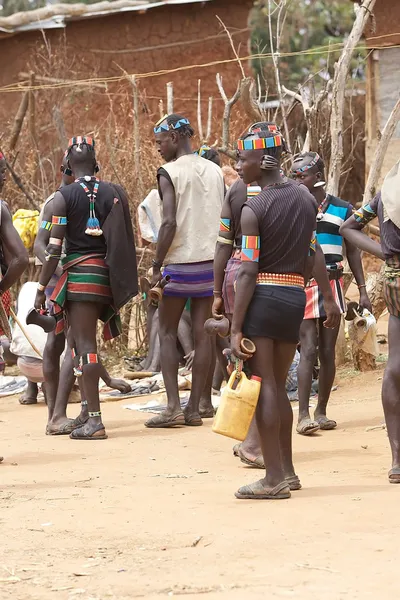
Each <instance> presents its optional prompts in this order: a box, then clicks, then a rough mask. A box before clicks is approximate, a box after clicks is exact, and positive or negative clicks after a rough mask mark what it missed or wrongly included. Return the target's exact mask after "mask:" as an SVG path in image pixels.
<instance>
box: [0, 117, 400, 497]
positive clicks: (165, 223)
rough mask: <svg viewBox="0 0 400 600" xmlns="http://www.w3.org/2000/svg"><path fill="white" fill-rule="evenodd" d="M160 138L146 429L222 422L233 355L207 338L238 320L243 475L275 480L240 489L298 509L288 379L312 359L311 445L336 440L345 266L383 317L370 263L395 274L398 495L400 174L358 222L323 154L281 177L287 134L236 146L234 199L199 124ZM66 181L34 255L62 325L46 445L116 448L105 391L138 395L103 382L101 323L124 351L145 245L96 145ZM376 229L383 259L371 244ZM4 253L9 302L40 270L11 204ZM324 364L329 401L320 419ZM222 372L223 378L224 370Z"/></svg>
mask: <svg viewBox="0 0 400 600" xmlns="http://www.w3.org/2000/svg"><path fill="white" fill-rule="evenodd" d="M154 135H155V143H156V145H157V148H158V151H159V153H160V155H161V157H162V159H163V160H164V161H165V164H163V166H162V167H161V168H160V169H159V170H158V172H157V187H158V195H159V202H160V210H161V225H160V228H159V231H158V239H157V243H156V248H155V257H154V259H153V261H152V281H151V285H152V286H155V285H157V284H159V283H160V281H161V279H162V278H165V277H167V278H168V285H166V287H165V288H164V293H163V298H162V301H161V302H160V304H159V306H158V310H157V323H158V325H157V327H158V332H159V344H160V349H159V359H160V362H161V371H162V375H163V380H164V383H165V388H166V393H167V406H166V409H165V410H164V411H163V412H162V413H160V414H157V415H156V416H154V417H152V418H151V419H149V420H148V421H147V422H146V426H147V427H148V428H171V427H178V426H191V427H192V426H201V425H202V423H203V419H204V418H209V417H212V416H213V406H212V402H211V388H212V381H213V374H214V370H215V366H216V356H217V353H220V351H221V348H220V347H219V345H217V343H216V339H215V337H214V336H210V335H208V334H207V333H206V331H205V328H204V324H205V322H206V320H207V319H208V318H209V317H210V316H211V315H213V317H215V318H221V316H226V317H227V318H228V319H229V322H230V350H231V353H232V354H233V356H234V357H236V358H237V359H239V360H242V361H246V368H247V370H248V371H249V372H251V373H252V374H253V375H256V376H258V377H259V378H261V380H262V385H261V392H260V397H259V401H258V405H257V410H256V415H255V418H254V420H253V422H252V424H251V426H250V429H249V433H248V436H247V438H246V440H245V441H244V442H243V443H241V444H236V446H235V447H234V454H235V455H236V456H238V457H239V458H240V460H241V461H242V462H244V463H245V464H248V465H251V466H253V467H256V468H260V469H265V470H266V471H265V477H264V478H262V479H260V480H258V481H256V482H255V483H253V484H251V485H247V486H244V487H242V488H240V489H239V490H238V492H237V493H236V497H237V498H241V499H242V498H243V499H253V498H254V499H280V498H289V497H290V494H291V491H293V490H298V489H300V488H301V483H300V479H299V477H298V475H297V474H296V472H295V468H294V465H293V457H292V425H293V412H292V408H291V405H290V402H289V399H288V396H287V391H286V381H287V376H288V372H289V369H290V367H291V365H292V361H293V358H294V356H295V353H296V351H297V348H298V347H299V344H300V363H299V367H298V394H299V418H298V423H297V426H296V430H297V432H298V434H300V435H311V434H313V433H315V432H316V431H317V430H331V429H334V428H336V426H337V423H336V421H335V420H333V419H332V418H330V417H328V415H327V406H328V401H329V397H330V394H331V390H332V386H333V382H334V378H335V345H336V340H337V336H338V332H339V327H340V322H341V315H343V314H344V313H345V311H346V302H345V298H344V291H343V264H342V263H343V260H344V256H345V255H346V256H347V260H348V263H349V266H350V269H351V271H352V273H353V275H354V278H355V280H356V283H357V285H358V288H359V292H360V297H359V303H360V305H361V306H362V307H364V308H367V309H369V310H371V304H370V301H369V298H368V296H367V293H366V286H365V279H364V273H363V267H362V261H361V254H360V249H361V250H364V251H367V252H370V253H371V254H374V255H375V256H377V257H379V258H381V259H382V260H385V262H386V278H385V297H386V301H387V306H388V310H389V313H390V321H389V360H388V365H387V368H386V371H385V377H384V381H383V391H382V398H383V406H384V411H385V417H386V423H387V430H388V435H389V440H390V444H391V449H392V468H391V470H390V471H389V481H390V482H391V483H400V378H399V373H400V369H399V368H398V367H399V365H398V362H397V361H398V360H400V358H398V357H399V356H400V353H399V351H398V349H397V345H398V344H399V343H400V342H399V340H400V325H399V323H400V321H399V318H400V285H399V282H400V279H399V278H400V203H399V201H398V198H399V192H400V172H399V165H400V162H399V163H397V165H396V166H395V167H394V168H393V170H392V171H391V172H390V173H389V174H388V176H387V177H386V179H385V182H384V185H383V188H382V191H381V192H380V193H379V194H378V195H377V196H376V198H375V199H374V200H373V202H371V204H370V205H368V206H366V207H364V208H362V209H360V210H358V211H356V212H354V210H353V207H352V205H351V204H349V203H348V202H346V201H344V200H342V199H340V198H337V197H335V196H332V195H331V194H328V193H327V192H326V190H325V181H324V172H325V166H324V163H323V161H322V159H321V158H320V156H319V155H318V154H317V153H316V152H307V153H304V154H300V155H297V156H295V157H294V159H293V161H292V164H291V169H290V176H289V177H287V176H286V174H285V173H284V171H283V170H282V159H283V158H284V157H285V155H286V144H285V140H284V138H283V136H282V134H281V132H280V130H279V128H278V127H277V126H276V125H275V124H274V123H270V122H261V123H255V124H253V125H252V126H251V127H250V128H249V129H248V130H247V131H246V132H245V133H244V134H243V135H242V136H241V137H240V139H239V140H238V141H237V164H236V171H237V173H238V176H239V178H238V179H237V180H236V181H234V182H232V183H231V185H229V186H227V185H226V183H225V182H224V177H223V173H222V170H221V168H220V165H219V159H218V155H217V153H216V152H215V150H212V149H204V148H203V149H202V150H201V151H197V152H194V150H193V147H192V137H193V135H194V130H193V128H192V126H191V124H190V122H189V120H188V119H187V118H185V117H184V116H182V115H178V114H172V115H168V116H165V117H163V118H162V119H161V120H160V121H159V122H158V123H157V124H156V125H155V127H154ZM286 162H288V161H286ZM61 171H62V181H61V185H60V187H59V188H58V190H57V191H56V192H55V193H54V194H52V195H51V196H50V197H49V198H48V199H47V200H46V202H45V204H44V206H43V209H42V213H41V217H40V230H39V233H38V236H37V240H36V243H35V254H36V256H37V259H38V260H39V261H40V263H41V265H42V268H41V272H40V276H39V283H38V284H37V287H36V297H35V299H34V306H35V309H36V310H37V311H38V313H39V314H40V313H42V314H44V313H46V314H50V315H53V316H54V319H55V324H56V327H55V330H54V332H51V333H50V334H48V337H47V341H46V345H45V348H44V352H43V378H44V381H45V396H46V402H47V406H48V422H47V427H46V433H47V434H48V435H65V434H69V436H70V438H71V439H74V440H104V439H106V438H107V433H106V428H105V425H104V423H103V420H102V415H101V410H100V401H99V379H100V378H101V379H103V380H104V381H106V382H107V384H108V385H110V386H112V387H115V388H116V389H119V390H120V391H121V392H125V391H127V390H128V388H129V386H128V384H126V383H125V382H123V381H121V380H116V379H112V378H110V376H109V375H108V373H107V371H106V369H105V368H104V366H103V364H102V362H101V360H100V357H99V354H98V349H97V341H96V331H97V322H98V320H99V319H100V320H101V321H102V322H103V323H104V337H105V339H108V340H109V339H112V338H114V337H116V336H118V335H119V333H120V332H121V323H120V319H119V310H120V309H121V307H122V306H124V305H125V304H126V303H127V302H128V301H129V300H130V299H131V298H133V297H134V296H135V295H136V294H137V292H138V277H137V268H136V251H135V243H134V234H133V229H132V224H131V216H130V213H129V204H128V201H127V196H126V193H125V191H124V190H123V188H122V187H120V186H118V185H115V184H113V183H110V182H105V181H100V180H99V179H98V177H97V172H98V165H97V160H96V151H95V142H94V140H93V139H92V138H89V137H81V136H78V137H74V138H72V139H71V140H70V141H69V144H68V148H67V149H66V152H65V155H64V159H63V163H62V167H61ZM5 174H6V161H5V158H4V157H3V156H2V155H0V192H1V190H2V188H3V184H4V181H5ZM375 217H378V219H379V223H380V228H381V244H378V243H376V242H373V241H372V240H371V239H370V238H368V237H367V236H366V235H364V234H363V233H362V231H361V230H362V228H363V227H364V226H365V225H366V224H367V223H369V221H370V220H371V219H373V218H375ZM0 238H1V265H2V274H3V276H2V279H1V281H0V293H1V294H2V295H3V294H5V293H6V292H7V290H9V288H10V287H11V286H12V285H13V284H14V283H15V282H16V281H17V280H18V279H19V277H20V276H21V275H22V273H23V271H24V269H25V268H26V266H27V263H28V256H27V252H26V250H25V248H24V246H23V244H22V242H21V240H20V238H19V236H18V233H17V232H16V230H15V229H14V227H13V225H12V219H11V215H10V213H9V210H8V208H7V205H6V204H5V202H4V201H2V203H1V211H0ZM188 303H189V304H188ZM188 309H189V311H190V321H191V327H192V335H193V346H194V351H193V353H192V386H191V392H190V397H189V401H188V404H187V405H186V406H185V408H184V409H182V408H181V401H180V396H179V390H178V368H179V357H178V352H177V342H178V335H179V334H178V330H179V326H180V323H181V322H182V317H183V315H185V314H186V313H187V310H188ZM149 332H150V333H151V328H149ZM397 336H399V337H397ZM243 337H247V338H249V339H250V340H251V341H252V342H254V344H255V346H256V351H255V353H254V354H252V355H249V354H248V353H246V352H244V350H243V345H242V344H241V342H242V339H243ZM65 346H66V347H67V350H66V351H65ZM64 351H65V357H64V360H63V362H62V365H61V369H60V357H61V355H62V354H63V352H64ZM317 356H318V359H319V363H320V373H319V388H318V402H317V406H316V408H315V411H314V415H313V417H311V415H310V409H309V399H310V393H311V385H312V380H313V370H314V366H315V362H316V358H317ZM219 359H220V364H223V360H224V358H222V355H221V356H219ZM75 379H77V381H78V384H79V390H80V395H81V412H80V415H79V416H78V417H77V418H76V419H69V418H68V417H67V404H68V398H69V395H70V392H71V389H72V386H73V385H74V382H75Z"/></svg>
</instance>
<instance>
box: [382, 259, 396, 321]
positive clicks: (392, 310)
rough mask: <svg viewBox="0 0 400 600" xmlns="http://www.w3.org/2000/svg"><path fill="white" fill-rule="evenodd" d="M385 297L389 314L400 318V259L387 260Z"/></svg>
mask: <svg viewBox="0 0 400 600" xmlns="http://www.w3.org/2000/svg"><path fill="white" fill-rule="evenodd" d="M383 295H384V298H385V302H386V306H387V309H388V311H389V314H390V315H392V316H393V317H398V318H399V317H400V257H399V256H392V258H388V259H386V267H385V280H384V286H383Z"/></svg>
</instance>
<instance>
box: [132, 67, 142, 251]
mask: <svg viewBox="0 0 400 600" xmlns="http://www.w3.org/2000/svg"><path fill="white" fill-rule="evenodd" d="M131 82H132V92H133V141H134V152H133V163H134V165H135V175H136V181H137V183H138V188H137V189H138V195H139V199H140V201H142V200H143V179H142V171H141V168H140V123H139V92H138V86H137V82H136V77H135V76H134V75H133V76H132V78H131ZM135 221H136V228H137V232H138V236H137V241H138V246H139V247H141V246H142V236H141V235H140V229H139V223H138V218H137V211H136V214H135Z"/></svg>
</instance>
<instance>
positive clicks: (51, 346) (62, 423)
mask: <svg viewBox="0 0 400 600" xmlns="http://www.w3.org/2000/svg"><path fill="white" fill-rule="evenodd" d="M66 167H67V163H66V160H65V159H64V161H63V164H62V166H61V169H62V173H63V175H62V182H61V186H60V188H61V189H62V188H63V187H64V186H66V185H70V184H71V183H73V182H74V180H75V178H74V176H69V175H66V174H65V173H64V170H65V168H66ZM53 214H54V212H53V201H52V200H51V201H50V202H48V203H47V204H46V206H45V208H44V211H43V220H44V221H48V222H51V220H52V217H53ZM51 235H52V233H51V232H50V231H49V230H48V229H43V228H39V231H38V234H37V237H36V241H35V245H34V252H35V254H36V256H37V257H38V259H39V260H40V262H41V263H42V264H45V262H46V258H45V250H46V247H47V245H48V243H49V239H50V236H51ZM55 274H56V275H57V276H58V277H60V276H61V275H62V267H61V265H60V264H59V265H58V266H57V267H56V271H55ZM70 342H71V343H72V344H73V340H72V336H71V335H70V336H68V344H67V350H66V353H65V358H64V362H63V365H62V367H61V372H60V357H61V355H62V353H63V351H64V348H65V335H64V333H60V334H59V335H56V334H55V332H54V331H52V332H50V333H49V334H48V335H47V341H46V345H45V348H44V351H43V375H44V379H45V382H46V401H47V409H48V422H47V432H48V433H51V434H55V433H58V432H60V431H61V430H62V429H63V428H66V429H67V426H68V424H71V423H74V422H75V421H76V420H74V419H68V417H67V404H68V399H69V397H70V395H71V392H72V388H73V385H74V383H75V375H74V373H73V361H72V356H71V347H73V346H71V345H70ZM101 378H102V379H103V381H104V382H105V383H106V385H108V386H109V387H112V388H115V389H119V390H120V391H121V392H122V393H127V392H129V391H130V385H129V384H128V383H126V382H125V381H122V380H119V379H113V378H110V376H109V374H108V373H107V371H106V370H105V369H104V367H103V372H102V375H101ZM87 412H88V411H87V406H86V404H84V405H83V406H82V412H81V414H80V415H79V417H78V419H77V422H78V423H83V422H86V421H87V418H88V415H87Z"/></svg>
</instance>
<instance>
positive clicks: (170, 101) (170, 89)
mask: <svg viewBox="0 0 400 600" xmlns="http://www.w3.org/2000/svg"><path fill="white" fill-rule="evenodd" d="M167 112H168V114H169V115H172V113H173V112H174V84H173V83H172V81H169V82H168V83H167Z"/></svg>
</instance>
